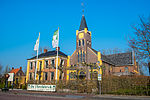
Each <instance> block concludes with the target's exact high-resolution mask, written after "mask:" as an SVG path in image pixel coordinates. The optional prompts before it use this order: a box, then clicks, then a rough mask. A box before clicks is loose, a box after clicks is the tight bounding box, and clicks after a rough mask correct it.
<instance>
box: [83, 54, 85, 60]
mask: <svg viewBox="0 0 150 100" xmlns="http://www.w3.org/2000/svg"><path fill="white" fill-rule="evenodd" d="M83 62H85V53H84V52H83Z"/></svg>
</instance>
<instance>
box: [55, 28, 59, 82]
mask: <svg viewBox="0 0 150 100" xmlns="http://www.w3.org/2000/svg"><path fill="white" fill-rule="evenodd" d="M58 45H59V27H58V43H57V47H56V48H57V49H56V50H57V59H56V78H55V79H56V83H57V72H58Z"/></svg>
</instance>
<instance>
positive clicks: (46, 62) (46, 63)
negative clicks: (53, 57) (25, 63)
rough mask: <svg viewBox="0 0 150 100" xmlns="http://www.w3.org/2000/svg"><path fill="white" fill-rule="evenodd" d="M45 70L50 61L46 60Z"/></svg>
mask: <svg viewBox="0 0 150 100" xmlns="http://www.w3.org/2000/svg"><path fill="white" fill-rule="evenodd" d="M45 68H48V60H45Z"/></svg>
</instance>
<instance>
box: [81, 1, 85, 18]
mask: <svg viewBox="0 0 150 100" xmlns="http://www.w3.org/2000/svg"><path fill="white" fill-rule="evenodd" d="M81 6H82V15H84V3H83V2H82V3H81Z"/></svg>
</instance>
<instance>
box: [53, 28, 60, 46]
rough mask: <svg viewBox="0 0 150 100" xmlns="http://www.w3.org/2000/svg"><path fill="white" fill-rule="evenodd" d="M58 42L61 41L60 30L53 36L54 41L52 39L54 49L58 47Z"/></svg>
mask: <svg viewBox="0 0 150 100" xmlns="http://www.w3.org/2000/svg"><path fill="white" fill-rule="evenodd" d="M58 41H59V28H58V30H56V31H55V32H54V35H53V39H52V46H53V48H55V47H58Z"/></svg>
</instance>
